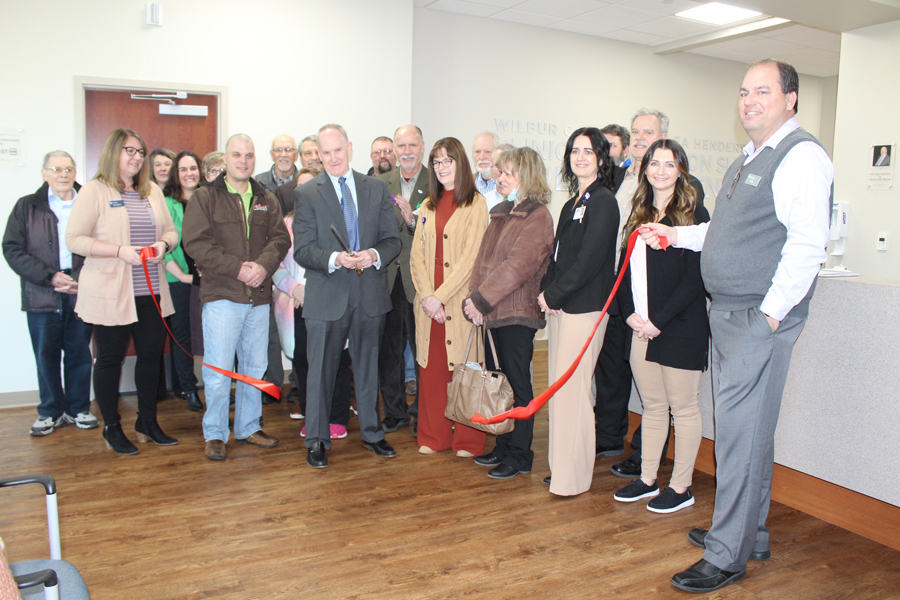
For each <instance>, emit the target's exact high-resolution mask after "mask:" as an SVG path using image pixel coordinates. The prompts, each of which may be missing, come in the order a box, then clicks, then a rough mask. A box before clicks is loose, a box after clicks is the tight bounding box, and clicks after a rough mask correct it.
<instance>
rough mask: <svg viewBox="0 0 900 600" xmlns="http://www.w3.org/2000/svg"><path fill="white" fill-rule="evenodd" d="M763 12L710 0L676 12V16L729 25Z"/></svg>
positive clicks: (712, 23) (710, 23)
mask: <svg viewBox="0 0 900 600" xmlns="http://www.w3.org/2000/svg"><path fill="white" fill-rule="evenodd" d="M761 14H762V13H760V12H756V11H755V10H747V9H746V8H738V7H737V6H729V5H728V4H722V3H721V2H710V3H709V4H704V5H702V6H698V7H696V8H691V9H688V10H684V11H681V12H680V13H675V16H676V17H681V18H683V19H690V20H691V21H700V22H701V23H707V24H709V25H728V24H729V23H736V22H738V21H743V20H744V19H749V18H750V17H758V16H760V15H761Z"/></svg>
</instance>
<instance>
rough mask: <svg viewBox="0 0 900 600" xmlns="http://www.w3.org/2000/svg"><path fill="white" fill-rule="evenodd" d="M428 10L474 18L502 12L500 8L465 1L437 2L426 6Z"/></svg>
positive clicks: (442, 0) (439, 0)
mask: <svg viewBox="0 0 900 600" xmlns="http://www.w3.org/2000/svg"><path fill="white" fill-rule="evenodd" d="M428 8H436V9H438V10H445V11H447V12H454V13H461V14H464V15H473V16H476V17H489V16H491V15H494V14H497V13H498V12H500V11H501V10H503V8H502V7H498V6H491V5H489V4H479V3H477V2H467V1H466V0H438V1H437V2H435V3H434V4H430V5H428Z"/></svg>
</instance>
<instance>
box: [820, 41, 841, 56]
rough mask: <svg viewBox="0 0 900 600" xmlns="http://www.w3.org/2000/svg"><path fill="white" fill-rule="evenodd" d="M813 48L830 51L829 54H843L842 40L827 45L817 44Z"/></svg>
mask: <svg viewBox="0 0 900 600" xmlns="http://www.w3.org/2000/svg"><path fill="white" fill-rule="evenodd" d="M813 48H821V49H822V50H828V51H829V52H837V53H839V54H840V52H841V40H839V39H838V40H835V41H833V42H828V43H827V44H816V45H814V46H813Z"/></svg>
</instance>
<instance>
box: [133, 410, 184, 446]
mask: <svg viewBox="0 0 900 600" xmlns="http://www.w3.org/2000/svg"><path fill="white" fill-rule="evenodd" d="M134 431H135V433H137V441H138V442H140V443H142V444H143V443H145V442H147V441H150V440H153V443H154V444H156V445H157V446H174V445H175V444H177V443H178V440H176V439H175V438H173V437H171V436H168V435H166V434H165V433H163V430H162V429H160V427H159V423H157V422H156V415H153V416H152V417H141V416H138V418H137V421H135V422H134Z"/></svg>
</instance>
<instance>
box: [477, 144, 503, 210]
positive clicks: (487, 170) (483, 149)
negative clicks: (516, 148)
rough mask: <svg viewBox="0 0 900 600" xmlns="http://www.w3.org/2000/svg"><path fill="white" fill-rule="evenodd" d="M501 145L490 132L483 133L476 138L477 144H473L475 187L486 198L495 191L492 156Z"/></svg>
mask: <svg viewBox="0 0 900 600" xmlns="http://www.w3.org/2000/svg"><path fill="white" fill-rule="evenodd" d="M499 143H500V138H499V137H497V136H496V135H495V134H493V133H491V132H490V131H483V132H481V133H479V134H478V135H476V136H475V142H474V143H473V144H472V159H473V160H472V162H473V163H474V164H475V169H476V173H475V187H476V188H477V189H478V193H479V194H481V195H482V196H485V197H487V195H488V192H490V191H491V190H493V189H494V173H493V171H492V170H491V167H493V166H494V161H493V158H492V157H491V155H492V154H493V152H494V148H496V147H497V144H499Z"/></svg>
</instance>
